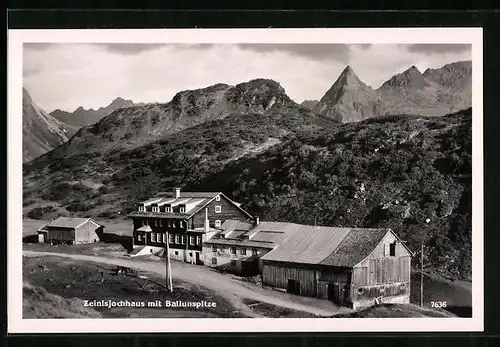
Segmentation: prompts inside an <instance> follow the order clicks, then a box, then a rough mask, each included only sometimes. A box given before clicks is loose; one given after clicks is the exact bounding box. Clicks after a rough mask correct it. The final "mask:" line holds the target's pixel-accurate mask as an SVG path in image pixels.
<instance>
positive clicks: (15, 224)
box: [7, 28, 484, 333]
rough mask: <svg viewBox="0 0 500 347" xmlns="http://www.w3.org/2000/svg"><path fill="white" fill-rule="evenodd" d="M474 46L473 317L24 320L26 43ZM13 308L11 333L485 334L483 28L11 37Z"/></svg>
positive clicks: (19, 33) (14, 33)
mask: <svg viewBox="0 0 500 347" xmlns="http://www.w3.org/2000/svg"><path fill="white" fill-rule="evenodd" d="M25 42H42V43H49V42H52V43H56V42H59V43H62V42H67V43H79V42H81V43H345V44H367V43H371V44H383V43H386V44H390V43H392V44H410V43H418V44H424V43H427V44H428V43H441V44H443V43H447V44H472V66H473V68H472V83H473V91H472V105H473V108H472V110H473V122H472V133H473V146H472V153H473V155H472V165H473V175H472V181H473V182H472V183H473V191H472V199H473V205H472V215H473V220H472V227H473V234H472V318H404V319H400V318H397V319H396V318H331V319H330V318H231V319H229V318H228V319H226V318H183V319H145V318H144V319H23V318H22V251H21V250H22V230H21V229H22V88H21V87H22V84H23V82H22V64H23V48H22V46H23V43H25ZM7 59H8V101H7V103H8V117H7V129H8V130H7V131H8V133H7V140H8V152H7V163H8V174H7V181H8V197H7V198H8V204H7V212H8V222H7V228H8V230H7V246H8V247H7V260H8V263H7V275H8V281H7V293H8V299H7V307H8V319H7V323H8V332H9V333H63V332H64V333H68V332H74V333H81V332H86V333H99V332H123V333H126V332H145V333H146V332H361V331H363V332H377V331H378V332H403V331H408V332H410V331H411V332H438V331H483V329H484V287H483V285H484V283H483V274H484V264H483V134H482V133H483V100H482V96H483V79H482V76H483V47H482V28H350V29H347V28H332V29H312V28H311V29H102V30H101V29H99V30H95V29H78V30H52V29H51V30H10V31H9V32H8V58H7Z"/></svg>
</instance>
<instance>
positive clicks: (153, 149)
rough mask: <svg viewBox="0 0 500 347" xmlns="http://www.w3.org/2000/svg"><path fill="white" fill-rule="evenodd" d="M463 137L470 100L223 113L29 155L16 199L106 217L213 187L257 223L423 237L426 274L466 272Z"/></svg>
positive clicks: (467, 170) (466, 149)
mask: <svg viewBox="0 0 500 347" xmlns="http://www.w3.org/2000/svg"><path fill="white" fill-rule="evenodd" d="M471 140H472V135H471V109H468V110H466V111H463V112H459V113H456V114H452V115H448V116H444V117H421V116H405V115H401V116H391V117H382V118H373V119H369V120H366V121H364V122H359V123H349V124H338V123H334V122H333V121H330V120H328V119H325V118H323V117H320V116H313V115H311V113H310V112H308V111H307V110H306V109H304V108H303V107H300V106H298V105H297V106H296V109H295V110H291V109H290V107H288V108H287V112H286V113H285V112H279V111H274V112H268V113H266V114H255V113H249V114H242V113H233V114H231V115H229V116H227V117H225V118H223V119H217V120H213V121H209V122H206V123H204V124H200V125H197V126H195V127H192V128H188V129H185V130H183V131H181V132H179V133H176V134H173V135H171V136H170V137H168V138H165V139H163V140H160V141H156V142H153V143H151V144H148V145H145V146H141V147H137V148H134V149H132V150H125V151H120V150H111V151H108V152H103V153H93V154H86V155H77V156H72V157H65V158H62V159H57V160H52V161H50V160H43V161H41V160H40V161H39V160H35V161H34V162H32V163H30V164H28V165H25V167H24V170H25V172H24V192H23V195H24V196H23V197H24V199H25V201H36V203H37V204H39V205H40V204H42V205H43V204H50V205H54V206H56V207H57V208H58V211H59V212H61V213H63V214H64V213H66V214H68V213H71V214H72V215H82V216H94V217H116V216H118V213H119V212H120V213H121V214H122V215H125V214H127V213H128V212H130V211H132V209H134V208H135V207H134V204H135V203H136V202H137V201H139V200H141V199H145V198H148V197H150V196H151V195H152V194H154V193H156V192H157V191H159V190H168V189H171V188H172V187H174V186H182V187H184V189H193V190H205V191H223V192H224V193H225V194H227V195H228V196H230V197H231V198H233V199H234V200H236V201H238V202H241V203H243V204H244V207H245V208H247V209H248V210H249V211H250V212H252V213H254V214H258V215H259V216H260V217H261V220H276V221H290V222H297V223H307V224H313V223H316V224H317V225H336V226H352V227H353V226H365V227H374V226H383V227H390V228H392V229H393V230H394V231H395V232H396V233H397V234H398V235H399V236H400V237H401V238H403V239H404V240H407V241H408V246H409V247H410V248H411V249H412V250H414V251H416V250H418V249H419V245H420V242H421V241H424V242H425V245H426V247H425V265H426V271H429V272H434V273H436V274H439V275H440V276H444V277H449V278H468V277H469V276H470V271H471V248H470V247H471V167H472V161H471V143H472V142H471ZM45 157H46V158H45V159H47V157H50V156H45ZM39 205H38V206H39ZM42 212H43V211H42ZM53 213H54V211H53V210H51V214H52V215H53Z"/></svg>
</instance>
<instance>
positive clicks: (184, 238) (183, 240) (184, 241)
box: [182, 235, 186, 245]
mask: <svg viewBox="0 0 500 347" xmlns="http://www.w3.org/2000/svg"><path fill="white" fill-rule="evenodd" d="M182 244H183V245H185V244H186V235H182Z"/></svg>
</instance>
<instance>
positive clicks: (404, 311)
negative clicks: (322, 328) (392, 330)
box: [334, 304, 455, 318]
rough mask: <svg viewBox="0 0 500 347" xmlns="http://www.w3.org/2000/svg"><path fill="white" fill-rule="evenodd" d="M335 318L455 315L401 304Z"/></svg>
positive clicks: (367, 309) (438, 316)
mask: <svg viewBox="0 0 500 347" xmlns="http://www.w3.org/2000/svg"><path fill="white" fill-rule="evenodd" d="M334 317H335V318H421V317H435V318H447V317H455V315H454V314H452V313H450V312H448V311H444V310H438V309H429V308H425V307H424V308H421V307H419V306H416V305H411V304H407V305H400V304H394V305H392V304H382V305H378V306H371V307H368V308H365V309H362V310H359V311H354V312H351V313H342V314H338V315H335V316H334Z"/></svg>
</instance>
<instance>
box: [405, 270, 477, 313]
mask: <svg viewBox="0 0 500 347" xmlns="http://www.w3.org/2000/svg"><path fill="white" fill-rule="evenodd" d="M423 288H424V295H423V297H424V300H423V301H424V307H427V308H430V307H431V305H432V304H431V302H433V301H434V302H437V301H441V302H444V301H445V302H446V310H447V311H449V312H452V313H453V314H456V315H457V316H459V317H472V290H471V288H470V282H468V283H466V282H464V281H461V282H459V283H455V282H452V281H447V280H444V279H441V278H436V277H433V276H429V275H425V276H424V286H423ZM410 293H411V294H410V295H411V297H410V302H411V303H413V304H417V305H420V274H419V273H417V272H413V273H412V278H411V292H410Z"/></svg>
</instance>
